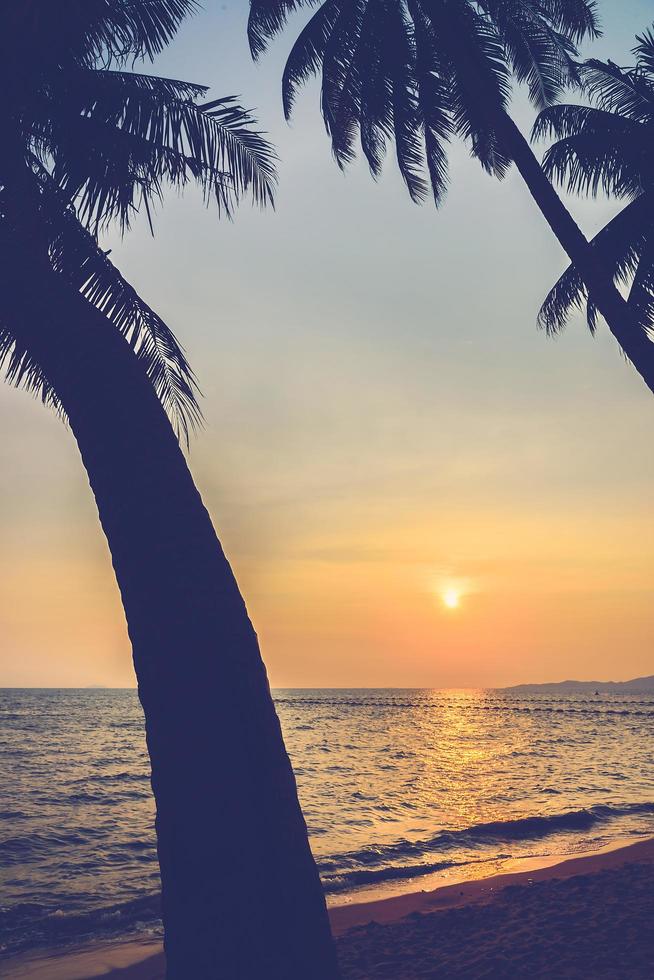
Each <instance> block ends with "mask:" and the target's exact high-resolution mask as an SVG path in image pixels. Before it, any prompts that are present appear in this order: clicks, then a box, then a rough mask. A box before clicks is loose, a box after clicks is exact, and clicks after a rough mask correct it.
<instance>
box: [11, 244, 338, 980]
mask: <svg viewBox="0 0 654 980" xmlns="http://www.w3.org/2000/svg"><path fill="white" fill-rule="evenodd" d="M2 252H3V265H2V268H1V269H0V297H2V317H3V318H6V319H7V322H10V323H11V328H12V330H13V331H14V335H15V336H17V337H19V338H20V340H21V341H22V342H24V343H25V344H26V345H27V347H28V349H29V350H30V351H31V352H32V353H33V355H34V356H35V358H36V359H37V361H38V362H39V363H40V364H41V365H42V367H43V368H44V370H45V373H46V375H47V376H48V378H49V380H50V381H51V383H52V384H53V385H54V386H55V389H56V391H57V392H58V394H59V396H60V398H61V401H62V403H63V406H64V408H65V411H66V413H67V415H68V419H69V422H70V426H71V429H72V431H73V433H74V435H75V438H76V440H77V444H78V446H79V450H80V453H81V456H82V460H83V463H84V466H85V467H86V471H87V473H88V477H89V481H90V484H91V488H92V491H93V493H94V496H95V500H96V503H97V507H98V511H99V515H100V520H101V523H102V527H103V529H104V532H105V534H106V537H107V541H108V542H109V547H110V550H111V556H112V560H113V566H114V570H115V573H116V578H117V580H118V584H119V587H120V592H121V596H122V600H123V605H124V607H125V612H126V615H127V622H128V628H129V635H130V639H131V641H132V647H133V655H134V666H135V670H136V676H137V679H138V690H139V697H140V700H141V704H142V705H143V710H144V713H145V724H146V735H147V744H148V749H149V753H150V759H151V764H152V788H153V791H154V796H155V800H156V805H157V817H156V829H157V840H158V853H159V861H160V866H161V880H162V903H163V920H164V927H165V949H166V957H167V971H168V972H167V977H168V978H169V980H191V978H192V980H218V978H220V980H264V978H267V980H309V978H312V980H334V978H336V977H337V974H338V971H337V966H336V959H335V952H334V947H333V943H332V938H331V933H330V929H329V922H328V918H327V914H326V908H325V901H324V896H323V893H322V888H321V885H320V880H319V877H318V873H317V870H316V866H315V863H314V860H313V857H312V855H311V851H310V849H309V844H308V839H307V833H306V826H305V823H304V819H303V816H302V813H301V810H300V806H299V803H298V799H297V792H296V785H295V778H294V775H293V771H292V769H291V765H290V762H289V759H288V756H287V754H286V751H285V748H284V743H283V740H282V733H281V729H280V725H279V721H278V719H277V715H276V713H275V709H274V705H273V702H272V698H271V695H270V690H269V686H268V681H267V677H266V671H265V667H264V664H263V662H262V659H261V656H260V653H259V647H258V642H257V637H256V634H255V632H254V629H253V627H252V624H251V623H250V620H249V618H248V614H247V611H246V608H245V604H244V602H243V599H242V598H241V595H240V593H239V590H238V586H237V584H236V581H235V579H234V576H233V574H232V571H231V568H230V566H229V563H228V562H227V559H226V558H225V556H224V554H223V551H222V549H221V547H220V544H219V542H218V539H217V537H216V534H215V531H214V528H213V526H212V523H211V520H210V517H209V515H208V513H207V511H206V509H205V507H204V505H203V503H202V500H201V498H200V495H199V493H198V491H197V489H196V488H195V486H194V484H193V480H192V478H191V475H190V472H189V470H188V467H187V465H186V461H185V459H184V456H183V454H182V452H181V451H180V448H179V446H178V444H177V440H176V439H175V436H174V433H173V431H172V428H171V426H170V423H169V421H168V419H167V417H166V415H165V413H164V411H163V409H162V408H161V406H160V405H159V403H158V401H157V398H156V396H155V395H154V393H153V391H152V389H151V387H150V385H149V383H148V381H147V379H146V377H145V375H144V373H143V372H142V370H141V367H140V365H139V363H138V361H137V359H136V358H135V357H134V354H133V352H132V351H131V349H130V348H129V346H128V344H127V343H126V342H125V341H124V340H123V339H122V337H121V336H120V335H119V334H118V332H117V331H116V330H115V329H114V328H113V327H112V325H111V324H110V323H109V322H108V321H107V320H106V319H105V318H104V317H103V316H102V315H101V314H100V313H98V311H97V310H95V309H94V308H93V307H92V306H91V305H90V304H89V303H88V302H87V301H86V300H85V299H84V298H83V297H81V296H80V295H79V294H77V293H75V292H73V291H72V290H71V289H69V288H68V287H67V286H66V285H65V283H64V282H63V281H62V280H60V279H59V277H58V276H57V275H55V274H54V273H52V272H50V271H48V272H47V273H46V272H45V271H44V274H43V276H41V275H39V278H38V280H37V283H38V287H37V288H35V283H34V281H33V280H32V279H31V278H28V276H27V274H26V269H27V268H28V264H27V263H28V259H27V257H26V256H25V255H22V257H21V256H20V255H18V252H17V250H16V249H14V247H13V244H12V249H11V251H10V250H9V249H7V247H6V243H5V247H4V248H3V249H2ZM31 268H32V269H33V268H34V265H33V263H32V265H31Z"/></svg>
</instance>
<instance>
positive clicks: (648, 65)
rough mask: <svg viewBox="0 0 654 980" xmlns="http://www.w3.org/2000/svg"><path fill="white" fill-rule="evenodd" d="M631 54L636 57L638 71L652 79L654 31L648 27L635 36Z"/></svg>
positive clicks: (653, 68)
mask: <svg viewBox="0 0 654 980" xmlns="http://www.w3.org/2000/svg"><path fill="white" fill-rule="evenodd" d="M633 54H635V56H636V63H637V66H638V69H639V70H640V71H643V72H647V73H648V74H649V75H650V76H652V78H653V79H654V29H652V28H651V27H650V28H648V29H647V30H646V31H643V33H642V34H637V35H636V46H635V47H634V48H633Z"/></svg>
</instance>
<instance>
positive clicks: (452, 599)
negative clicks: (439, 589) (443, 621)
mask: <svg viewBox="0 0 654 980" xmlns="http://www.w3.org/2000/svg"><path fill="white" fill-rule="evenodd" d="M441 598H442V600H443V604H444V605H445V606H447V608H448V609H456V608H457V606H458V605H459V600H460V598H461V595H460V593H459V592H457V590H456V589H446V590H445V592H443V594H442V596H441Z"/></svg>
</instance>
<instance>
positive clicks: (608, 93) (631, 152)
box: [534, 30, 654, 332]
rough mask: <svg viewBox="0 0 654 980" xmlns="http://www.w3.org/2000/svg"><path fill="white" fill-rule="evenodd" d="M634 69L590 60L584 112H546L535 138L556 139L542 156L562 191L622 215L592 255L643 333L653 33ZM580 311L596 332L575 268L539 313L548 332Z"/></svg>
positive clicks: (576, 108) (652, 191) (650, 260)
mask: <svg viewBox="0 0 654 980" xmlns="http://www.w3.org/2000/svg"><path fill="white" fill-rule="evenodd" d="M636 41H637V44H636V46H635V47H634V49H633V54H634V56H635V64H634V65H633V66H631V67H624V68H621V67H619V66H618V65H616V64H614V63H613V62H612V61H606V62H604V61H597V60H590V61H587V62H585V64H584V65H583V66H582V68H581V78H582V82H583V88H584V92H585V94H586V96H587V97H588V102H589V103H590V104H586V105H557V106H552V107H551V108H549V109H546V110H545V111H544V112H543V113H541V115H540V116H539V118H538V120H537V121H536V125H535V127H534V135H535V136H536V137H540V138H543V137H551V136H554V137H556V142H555V143H554V144H553V145H552V146H551V147H549V149H548V150H547V152H546V153H545V157H544V160H543V166H544V168H545V170H546V172H547V173H548V175H549V176H550V177H551V178H553V179H556V180H558V181H559V182H560V183H561V184H563V185H564V186H565V187H566V188H567V189H568V190H569V191H571V192H574V193H579V194H586V195H591V196H593V197H595V196H597V194H599V193H604V194H607V195H609V196H611V197H614V198H617V199H618V200H620V201H622V202H624V207H622V208H621V209H620V211H619V212H618V213H617V215H616V216H615V217H614V218H613V219H612V220H611V221H609V223H608V224H607V225H606V226H605V227H604V228H603V229H602V230H601V231H600V232H599V233H598V234H597V235H596V236H595V238H594V240H593V248H594V250H595V251H596V252H597V255H598V258H599V260H600V261H601V262H602V263H603V264H604V266H605V267H606V269H607V272H608V273H609V274H611V275H612V276H613V278H614V281H615V282H616V283H619V284H620V285H622V286H623V287H627V288H629V287H630V297H629V305H630V306H631V308H632V310H633V312H634V315H635V316H636V317H637V319H638V322H639V323H640V324H641V325H642V326H644V327H651V326H653V325H654V31H653V30H648V31H646V32H645V33H643V34H642V35H641V36H639V37H637V38H636ZM584 303H585V304H586V313H587V319H588V324H589V327H590V329H591V330H593V331H594V330H595V326H596V322H597V308H596V306H595V304H594V303H593V302H592V300H589V298H588V293H587V289H586V287H585V284H584V282H583V280H582V278H581V276H580V275H579V272H578V270H577V268H576V267H575V266H574V265H571V266H569V267H568V269H567V270H566V271H565V272H564V274H563V275H562V276H561V278H560V279H559V281H558V282H557V283H556V285H555V286H554V288H553V289H552V290H551V291H550V293H549V295H548V297H547V299H546V301H545V303H544V304H543V307H542V309H541V313H540V321H541V323H542V325H543V326H544V327H545V328H546V329H547V330H548V331H550V332H556V331H558V330H560V329H561V328H562V327H563V326H564V324H565V322H566V320H567V319H568V317H569V316H570V314H571V313H572V311H573V310H574V309H576V308H583V306H584Z"/></svg>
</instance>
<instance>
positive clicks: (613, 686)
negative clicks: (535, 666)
mask: <svg viewBox="0 0 654 980" xmlns="http://www.w3.org/2000/svg"><path fill="white" fill-rule="evenodd" d="M499 690H501V691H515V692H516V693H529V692H531V691H538V692H540V693H541V694H560V693H561V692H566V691H569V692H571V693H575V692H588V691H593V692H594V691H599V692H600V694H625V693H627V694H628V693H631V692H632V691H654V675H652V676H651V677H634V679H633V680H631V681H558V682H556V683H554V684H514V685H513V686H512V687H501V688H499Z"/></svg>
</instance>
